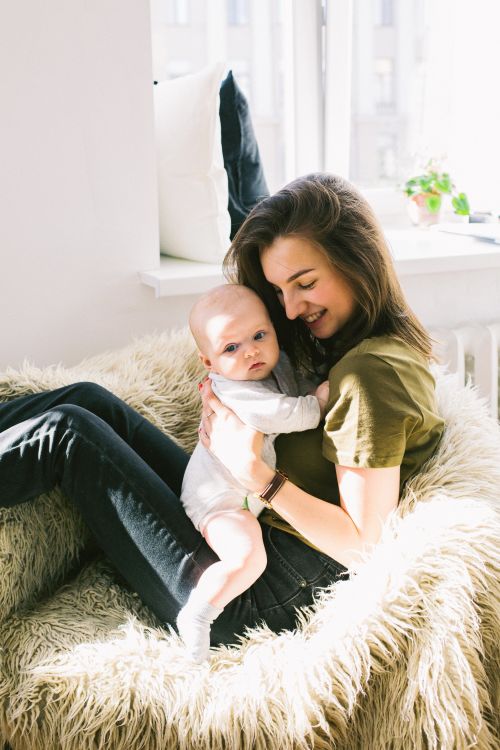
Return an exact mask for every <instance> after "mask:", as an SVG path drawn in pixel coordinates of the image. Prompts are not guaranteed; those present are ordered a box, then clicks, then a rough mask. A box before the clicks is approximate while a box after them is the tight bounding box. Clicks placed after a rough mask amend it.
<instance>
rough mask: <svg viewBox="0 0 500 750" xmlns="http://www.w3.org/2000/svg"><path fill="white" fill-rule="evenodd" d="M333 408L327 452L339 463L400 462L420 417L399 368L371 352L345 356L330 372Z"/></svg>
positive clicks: (324, 447)
mask: <svg viewBox="0 0 500 750" xmlns="http://www.w3.org/2000/svg"><path fill="white" fill-rule="evenodd" d="M329 383H330V399H329V405H330V408H329V410H328V412H327V415H326V418H325V426H324V433H323V445H322V451H323V455H324V456H325V458H327V459H328V460H329V461H332V462H333V463H335V464H338V465H340V466H349V467H354V468H355V467H358V468H383V467H389V466H399V465H401V463H402V461H403V457H404V455H405V450H406V445H407V442H408V437H409V435H410V434H411V432H412V431H413V430H414V429H415V426H416V425H417V424H418V423H419V422H420V421H421V419H422V417H421V414H420V410H419V408H418V406H417V405H416V404H415V402H414V400H413V399H412V397H411V396H410V395H409V393H408V391H407V390H406V388H405V386H404V385H403V383H402V382H401V380H400V378H399V376H398V373H397V371H396V370H395V368H394V367H393V366H392V365H390V364H388V363H387V362H386V361H385V360H383V359H381V358H380V357H378V356H376V355H373V354H371V353H367V352H364V353H363V352H361V353H358V354H356V355H355V356H351V357H349V356H346V357H345V358H344V359H342V360H340V362H339V363H338V364H337V365H335V366H334V367H332V369H331V370H330V373H329Z"/></svg>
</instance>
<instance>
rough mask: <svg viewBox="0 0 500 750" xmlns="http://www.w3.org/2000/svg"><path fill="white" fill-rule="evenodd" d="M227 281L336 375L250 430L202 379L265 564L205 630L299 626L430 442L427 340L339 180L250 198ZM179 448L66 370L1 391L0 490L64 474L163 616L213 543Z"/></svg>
mask: <svg viewBox="0 0 500 750" xmlns="http://www.w3.org/2000/svg"><path fill="white" fill-rule="evenodd" d="M227 262H228V267H230V269H231V270H232V271H233V272H234V273H235V275H236V279H235V280H236V281H239V282H240V283H244V284H246V285H248V286H250V287H251V288H253V289H255V291H256V292H257V293H258V294H259V295H260V296H261V297H262V299H263V300H264V302H265V304H266V305H267V307H268V310H269V312H270V314H271V317H272V320H273V322H274V324H275V326H276V328H277V332H278V337H279V341H280V344H281V346H282V347H283V348H284V349H285V350H286V351H287V352H288V354H289V356H290V357H291V358H292V360H293V361H294V363H295V364H296V366H297V367H302V368H304V369H306V370H308V371H309V372H310V373H313V374H318V376H320V377H321V379H324V377H325V374H326V375H327V376H328V379H329V383H330V402H329V409H328V412H327V416H326V420H325V423H324V425H323V426H322V427H320V428H319V429H318V430H310V431H308V432H303V433H297V434H296V435H291V436H282V437H280V438H279V439H278V441H277V444H276V448H277V459H278V461H277V466H278V467H279V469H280V470H281V471H283V472H285V473H287V474H288V479H285V477H284V476H283V474H281V473H280V472H279V471H278V472H274V471H273V470H271V469H270V468H269V467H268V466H267V465H266V464H265V463H264V462H263V461H262V459H261V457H260V448H261V444H262V435H261V434H260V433H257V432H255V431H254V430H252V429H250V428H248V427H247V426H245V425H244V424H242V423H241V422H240V421H239V420H238V418H237V417H236V416H235V415H234V414H233V413H232V412H231V411H230V410H228V409H227V408H226V407H224V406H222V404H221V403H220V401H219V400H218V399H217V398H216V397H215V396H214V394H213V393H212V391H211V389H210V386H209V385H208V384H205V385H204V386H203V391H202V400H203V416H202V424H201V428H200V430H201V432H200V439H201V440H202V442H203V443H204V445H205V446H206V447H208V448H209V449H210V450H211V451H212V452H213V453H214V454H215V455H216V456H217V457H218V458H219V459H220V460H221V461H222V462H223V463H225V464H226V466H227V467H228V469H229V470H230V471H231V473H232V474H233V475H234V476H235V477H236V478H237V479H238V480H239V481H241V482H243V483H244V484H245V485H246V486H247V487H248V489H249V490H250V491H251V492H255V493H257V494H258V495H259V496H261V497H262V498H263V499H264V501H265V502H266V503H267V504H268V506H269V510H267V511H265V512H264V513H263V514H261V516H260V517H259V520H261V521H262V528H263V539H264V544H265V547H266V555H267V567H266V569H265V571H264V573H263V574H262V575H261V576H260V578H258V580H257V581H256V582H255V583H254V584H253V585H252V586H251V587H250V588H249V589H248V590H247V591H245V592H244V593H243V594H241V595H240V596H239V597H237V598H236V599H234V600H233V601H231V602H230V603H229V604H228V605H227V606H226V608H225V609H224V611H223V612H222V614H221V615H220V616H219V617H218V618H217V619H216V621H215V624H214V626H213V628H212V631H211V632H212V643H214V644H215V643H232V642H235V641H236V640H237V636H238V635H239V634H241V633H243V632H244V630H245V627H247V626H252V625H256V624H258V623H261V622H265V623H267V624H268V626H269V627H270V628H271V629H273V630H275V631H279V630H282V629H284V628H285V629H287V628H288V629H290V628H293V627H294V626H295V622H296V611H295V608H296V607H301V606H304V605H308V604H311V603H312V601H313V598H314V593H315V591H316V590H317V589H318V588H320V587H324V586H326V585H328V584H330V583H332V582H334V581H335V580H337V579H338V578H339V577H341V576H343V575H346V568H348V567H349V565H350V564H351V562H353V561H354V560H355V559H356V556H357V555H358V554H359V552H360V551H362V550H364V549H365V548H366V546H367V545H368V546H369V545H371V544H373V543H376V542H377V540H378V538H379V535H380V530H381V527H382V524H383V522H384V520H385V519H386V517H387V515H388V514H389V513H390V511H391V510H393V509H394V508H395V507H396V505H397V502H398V498H399V496H400V491H401V486H402V484H403V483H404V482H405V481H406V479H407V478H408V477H409V476H410V475H412V474H413V473H415V472H416V471H418V470H419V469H420V467H421V466H422V464H423V463H424V461H426V460H427V458H429V456H430V455H431V454H432V453H433V451H434V450H435V448H436V445H437V443H438V442H439V439H440V436H441V433H442V429H443V422H442V420H441V419H440V417H439V416H438V414H437V411H436V406H435V400H434V382H433V379H432V376H431V375H430V373H429V369H428V360H429V357H430V342H429V338H428V336H427V334H426V333H425V331H424V330H423V328H422V327H421V325H420V324H419V323H418V321H417V320H416V319H415V317H414V316H413V315H412V313H411V311H410V310H409V309H408V307H407V305H406V303H405V301H404V298H403V296H402V293H401V290H400V287H399V284H398V282H397V280H396V277H395V274H394V271H393V269H392V264H391V260H390V256H389V253H388V251H387V248H386V245H385V241H384V238H383V235H382V233H381V231H380V228H379V226H378V224H377V221H376V219H375V218H374V216H373V214H372V212H371V210H370V208H369V206H368V205H367V203H366V202H365V201H364V200H363V199H362V198H361V197H360V196H359V195H358V193H357V192H356V191H355V189H354V188H353V187H352V185H350V184H349V183H347V182H345V181H343V180H341V179H339V178H336V177H333V176H329V175H311V176H309V177H305V178H302V179H300V180H297V181H296V182H294V183H292V184H291V185H289V186H287V187H286V188H284V189H283V190H281V191H279V192H278V193H277V194H276V195H274V196H272V197H270V198H267V199H265V200H264V201H262V202H261V203H260V204H259V205H258V206H257V207H256V208H255V209H254V210H253V211H252V213H251V214H250V216H249V217H248V218H247V220H246V221H245V223H244V224H243V226H242V227H241V229H240V231H239V232H238V235H237V237H236V238H235V241H234V243H233V246H232V248H231V251H230V253H229V255H228V261H227ZM187 461H188V456H186V455H185V454H184V453H183V451H182V450H181V449H179V448H178V447H177V446H176V445H175V444H174V443H173V442H172V441H171V440H169V439H168V438H167V437H166V436H165V435H163V434H162V433H161V432H160V431H159V430H157V429H156V428H155V427H153V426H152V425H151V424H150V423H149V422H147V420H145V419H144V418H143V417H141V416H140V415H139V414H137V412H135V411H134V410H133V409H131V408H130V407H129V406H127V405H126V404H125V403H123V402H122V401H120V400H119V399H118V398H116V397H115V396H113V395H112V394H111V393H109V392H108V391H106V390H105V389H103V388H101V387H99V386H97V385H95V384H92V383H77V384H75V385H73V386H68V387H66V388H61V389H58V390H56V391H52V392H48V393H41V394H34V395H31V396H26V397H22V398H18V399H14V400H13V401H10V402H7V403H3V404H0V487H1V493H0V503H1V504H2V505H4V506H12V505H15V504H17V503H21V502H24V501H25V500H28V499H30V498H33V497H36V496H37V495H38V494H40V493H42V492H46V491H48V490H50V489H51V488H52V487H54V486H55V485H56V484H59V485H60V486H61V487H62V489H63V490H64V492H65V493H66V495H67V496H68V497H69V498H70V499H71V500H72V501H73V502H74V503H75V504H76V505H77V507H78V508H79V510H80V512H81V513H82V515H83V518H84V519H85V520H86V522H87V524H88V525H89V527H90V529H91V531H92V533H93V535H94V537H95V538H96V541H97V542H98V544H99V545H100V546H101V548H102V549H103V550H104V552H105V553H106V554H107V556H108V557H109V558H110V560H111V561H112V562H113V563H114V565H115V566H116V567H117V569H118V570H119V571H120V572H121V574H122V576H123V577H124V578H125V579H126V580H127V581H128V583H129V584H130V585H131V586H132V588H134V589H135V590H136V591H137V592H138V593H139V594H140V596H141V597H142V599H143V601H144V602H145V603H146V604H148V605H149V606H150V607H151V609H152V610H153V611H154V612H155V613H156V615H157V616H158V618H159V619H160V621H162V622H164V623H166V624H171V625H174V624H175V621H176V617H177V615H178V613H179V611H180V609H181V608H182V607H183V606H184V604H185V603H186V601H187V598H188V596H189V593H190V591H191V590H192V589H193V588H194V586H195V585H196V583H197V581H198V580H199V578H200V576H201V574H202V573H203V571H204V570H206V569H207V568H208V566H209V565H211V564H213V563H214V562H215V561H216V559H217V558H216V556H215V554H214V553H213V551H212V550H211V549H210V547H209V546H208V545H207V543H206V542H205V540H204V539H203V537H202V536H201V534H200V533H199V532H198V531H197V530H196V529H195V528H194V526H193V525H192V523H191V521H190V520H189V519H188V517H187V516H186V514H185V512H184V509H183V506H182V504H181V503H180V500H179V494H180V489H181V483H182V477H183V473H184V470H185V467H186V465H187Z"/></svg>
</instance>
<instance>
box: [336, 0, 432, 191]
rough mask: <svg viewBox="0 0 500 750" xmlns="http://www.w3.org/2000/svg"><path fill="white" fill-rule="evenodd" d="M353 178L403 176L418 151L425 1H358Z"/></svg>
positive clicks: (379, 181) (384, 180) (376, 180)
mask: <svg viewBox="0 0 500 750" xmlns="http://www.w3.org/2000/svg"><path fill="white" fill-rule="evenodd" d="M353 11H354V12H353V61H352V63H353V67H352V73H353V75H352V112H351V116H352V120H351V124H352V131H351V159H350V178H351V179H352V180H353V181H354V182H356V183H357V184H359V185H362V186H364V187H384V186H389V185H391V186H392V185H395V184H396V183H398V182H400V181H402V180H403V179H404V178H405V177H406V176H407V174H408V171H411V169H412V167H413V163H414V156H415V153H414V152H415V130H414V129H415V128H418V126H419V124H420V118H421V112H422V96H423V85H424V56H425V46H424V35H425V2H424V0H405V2H404V3H394V2H392V1H391V0H354V1H353Z"/></svg>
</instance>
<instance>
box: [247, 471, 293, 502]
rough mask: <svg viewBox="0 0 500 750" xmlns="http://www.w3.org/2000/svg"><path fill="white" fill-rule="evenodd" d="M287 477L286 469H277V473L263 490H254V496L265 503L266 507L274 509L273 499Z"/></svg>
mask: <svg viewBox="0 0 500 750" xmlns="http://www.w3.org/2000/svg"><path fill="white" fill-rule="evenodd" d="M287 479H288V477H287V475H286V474H285V472H284V471H280V470H279V469H276V473H275V475H274V477H273V478H272V479H271V481H270V482H269V484H267V485H266V486H265V487H264V489H263V490H262V492H254V493H253V496H254V497H256V498H257V500H260V501H261V503H264V505H265V506H266V508H269V509H270V510H272V508H273V506H272V503H271V501H272V499H273V498H274V496H275V495H276V493H277V492H279V490H280V489H281V488H282V487H283V485H284V484H285V482H286V481H287Z"/></svg>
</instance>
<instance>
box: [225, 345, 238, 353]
mask: <svg viewBox="0 0 500 750" xmlns="http://www.w3.org/2000/svg"><path fill="white" fill-rule="evenodd" d="M237 348H238V347H237V345H236V344H228V345H227V346H226V348H225V349H224V353H225V352H228V353H229V354H232V353H233V352H235V351H236V349H237Z"/></svg>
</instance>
